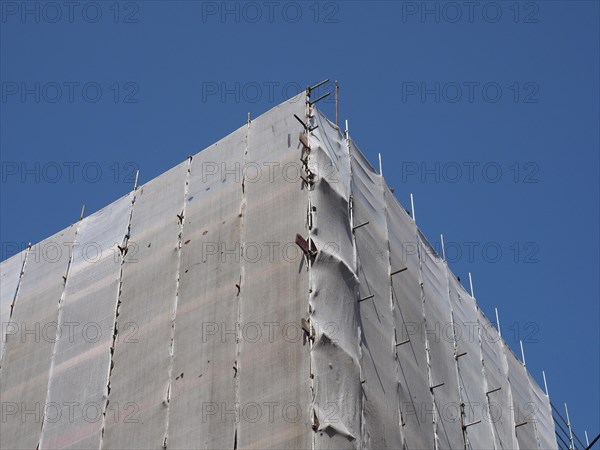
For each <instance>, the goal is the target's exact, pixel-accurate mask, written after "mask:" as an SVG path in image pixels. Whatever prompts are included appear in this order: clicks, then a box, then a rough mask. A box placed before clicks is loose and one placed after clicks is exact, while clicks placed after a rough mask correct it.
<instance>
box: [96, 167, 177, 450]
mask: <svg viewBox="0 0 600 450" xmlns="http://www.w3.org/2000/svg"><path fill="white" fill-rule="evenodd" d="M187 169H188V162H187V161H185V162H183V163H181V164H179V165H178V166H176V167H174V168H173V169H171V170H169V171H168V172H166V173H164V174H162V175H161V176H159V177H157V178H155V179H153V180H152V181H150V182H148V183H146V184H145V185H143V186H142V187H141V188H139V189H138V190H137V191H136V198H135V204H134V206H133V215H132V217H131V231H130V238H129V242H128V249H129V250H128V252H127V254H126V255H125V261H124V263H123V273H122V288H121V295H120V299H119V300H120V306H119V316H118V318H117V329H118V335H117V337H118V339H117V341H116V344H115V349H114V355H113V363H114V366H113V369H112V372H111V375H110V394H109V397H108V400H109V405H108V410H107V413H106V426H105V427H106V429H105V434H104V441H103V447H104V448H110V449H116V448H157V447H160V446H162V445H163V441H164V436H165V433H166V427H167V407H168V404H167V392H168V389H169V365H170V362H171V352H170V347H171V325H172V315H173V313H174V311H173V309H174V304H175V293H176V283H177V268H178V260H179V251H178V246H179V231H180V224H179V219H178V217H177V215H178V214H181V212H182V208H183V203H184V190H185V182H186V174H187Z"/></svg>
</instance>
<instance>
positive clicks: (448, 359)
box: [419, 231, 464, 449]
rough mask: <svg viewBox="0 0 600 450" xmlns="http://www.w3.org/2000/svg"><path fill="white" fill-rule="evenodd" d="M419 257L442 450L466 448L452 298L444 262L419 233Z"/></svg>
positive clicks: (438, 437)
mask: <svg viewBox="0 0 600 450" xmlns="http://www.w3.org/2000/svg"><path fill="white" fill-rule="evenodd" d="M419 242H420V245H419V254H420V255H421V270H422V277H423V293H424V297H425V300H424V304H425V308H424V309H425V321H426V330H425V333H426V339H427V343H428V345H429V354H430V360H429V364H430V366H431V385H432V386H437V385H439V384H441V383H444V384H443V385H442V386H439V387H436V388H435V389H434V391H433V396H434V399H435V406H436V416H435V419H436V435H437V439H438V445H439V448H445V449H450V448H452V449H454V448H461V447H463V446H464V439H463V433H462V424H461V407H460V404H461V401H460V397H459V392H458V382H457V374H456V364H455V361H454V336H453V329H452V318H451V313H450V300H449V298H448V281H447V277H446V269H445V267H444V263H443V262H442V259H441V258H440V257H439V256H438V255H437V253H436V252H435V250H434V249H433V247H431V245H430V244H429V242H427V240H426V239H425V238H424V236H423V235H422V234H421V232H420V231H419Z"/></svg>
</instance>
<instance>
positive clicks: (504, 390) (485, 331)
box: [477, 309, 518, 449]
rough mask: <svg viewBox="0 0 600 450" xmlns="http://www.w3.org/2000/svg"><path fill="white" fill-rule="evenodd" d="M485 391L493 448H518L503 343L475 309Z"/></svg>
mask: <svg viewBox="0 0 600 450" xmlns="http://www.w3.org/2000/svg"><path fill="white" fill-rule="evenodd" d="M477 317H478V322H479V328H480V330H481V350H482V354H483V366H484V373H485V379H486V386H487V389H488V391H489V392H490V394H489V395H488V410H489V415H488V417H489V420H490V423H491V424H492V428H493V431H494V440H495V445H496V448H497V449H514V448H518V444H517V441H516V436H515V423H514V417H513V412H512V404H511V403H512V400H511V399H512V396H511V388H510V384H509V383H508V378H507V377H506V358H505V355H504V343H503V342H502V338H501V337H500V335H499V334H498V330H496V328H494V326H493V325H492V324H491V322H490V321H489V320H488V319H487V317H486V316H485V315H484V314H483V313H482V312H481V310H479V309H478V310H477Z"/></svg>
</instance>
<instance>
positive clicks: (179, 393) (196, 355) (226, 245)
mask: <svg viewBox="0 0 600 450" xmlns="http://www.w3.org/2000/svg"><path fill="white" fill-rule="evenodd" d="M247 130H248V127H247V125H244V126H243V127H241V128H239V129H238V130H236V131H235V132H234V133H232V134H230V135H229V136H227V137H226V138H224V139H222V140H221V141H219V142H217V143H216V144H214V145H212V146H210V147H209V148H207V149H206V150H204V151H202V152H200V153H199V154H197V155H195V156H194V158H193V160H192V166H191V171H190V180H189V187H188V189H189V192H188V201H187V205H186V211H185V226H184V227H183V237H182V241H183V247H182V253H181V270H180V272H181V273H180V285H179V298H178V302H177V320H176V326H175V356H174V361H173V374H174V376H175V380H174V381H173V390H172V399H171V403H170V406H169V408H170V412H169V432H168V447H169V448H182V449H188V448H195V447H196V448H197V447H200V448H232V447H233V445H234V440H235V428H236V415H235V410H236V407H235V403H236V393H235V382H236V379H235V378H234V375H235V372H234V370H233V366H234V364H235V361H236V358H237V343H236V340H237V334H236V325H237V323H238V308H239V300H240V296H239V295H238V289H237V287H236V285H239V284H240V278H241V270H242V262H241V258H242V254H241V245H240V238H241V223H242V217H241V215H240V213H241V208H242V175H243V174H242V167H243V160H244V152H245V147H246V135H247Z"/></svg>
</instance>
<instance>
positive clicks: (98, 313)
mask: <svg viewBox="0 0 600 450" xmlns="http://www.w3.org/2000/svg"><path fill="white" fill-rule="evenodd" d="M132 198H133V196H132V195H126V196H125V197H122V198H121V199H119V200H118V201H116V202H114V203H112V204H110V205H109V206H107V207H105V208H103V209H101V210H100V211H98V212H97V213H95V214H93V215H91V216H89V217H86V218H85V219H83V220H82V221H81V223H80V224H79V229H78V231H77V238H76V245H75V246H74V249H73V260H72V262H71V267H70V269H69V274H68V277H67V280H66V286H65V291H64V294H63V299H62V301H61V306H60V311H59V315H58V328H59V331H60V332H59V333H57V339H56V343H55V345H54V355H53V357H52V365H51V367H50V382H49V384H48V396H47V398H46V405H47V406H48V407H47V409H46V415H45V418H44V423H43V428H42V437H41V442H40V448H42V449H46V448H48V449H55V448H74V449H79V448H99V447H100V443H101V439H102V425H103V412H104V408H105V401H106V397H107V395H108V391H107V385H108V375H109V371H110V363H111V349H110V347H111V345H112V340H113V331H114V323H115V312H116V308H117V298H118V294H119V274H120V266H121V255H120V251H119V249H118V246H119V245H120V244H121V243H122V242H123V239H124V237H125V235H126V234H127V227H128V224H129V215H130V210H131V204H132ZM67 400H68V402H69V405H67ZM67 406H70V407H71V408H70V409H67Z"/></svg>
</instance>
